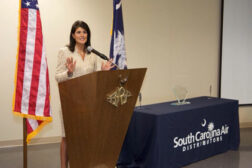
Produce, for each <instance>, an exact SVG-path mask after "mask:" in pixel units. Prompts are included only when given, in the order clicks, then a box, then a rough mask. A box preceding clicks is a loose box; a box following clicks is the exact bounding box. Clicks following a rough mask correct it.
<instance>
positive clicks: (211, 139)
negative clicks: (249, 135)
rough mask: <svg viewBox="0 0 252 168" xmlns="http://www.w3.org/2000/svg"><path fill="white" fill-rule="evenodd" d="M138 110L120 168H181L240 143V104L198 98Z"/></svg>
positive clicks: (233, 101) (119, 163)
mask: <svg viewBox="0 0 252 168" xmlns="http://www.w3.org/2000/svg"><path fill="white" fill-rule="evenodd" d="M188 101H189V102H191V104H188V105H181V106H174V105H171V103H172V102H165V103H158V104H152V105H146V106H142V107H141V108H139V107H136V108H135V110H134V113H133V116H132V120H131V123H130V125H129V128H128V132H127V135H126V137H125V140H124V144H123V147H122V150H121V153H120V156H119V159H118V164H117V167H118V168H179V167H182V166H184V165H187V164H190V163H192V162H196V161H198V160H202V159H205V158H207V157H210V156H213V155H216V154H218V153H222V152H226V151H228V150H230V149H231V150H237V149H238V147H239V144H240V130H239V117H238V101H237V100H229V99H220V98H213V97H197V98H192V99H189V100H188Z"/></svg>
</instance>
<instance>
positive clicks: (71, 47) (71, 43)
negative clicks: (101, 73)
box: [67, 20, 91, 54]
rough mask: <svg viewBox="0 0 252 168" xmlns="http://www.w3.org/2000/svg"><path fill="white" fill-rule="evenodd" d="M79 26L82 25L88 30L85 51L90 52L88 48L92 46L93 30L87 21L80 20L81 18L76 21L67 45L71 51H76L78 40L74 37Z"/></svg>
mask: <svg viewBox="0 0 252 168" xmlns="http://www.w3.org/2000/svg"><path fill="white" fill-rule="evenodd" d="M79 27H81V28H83V29H84V30H86V31H87V42H86V43H85V46H84V51H85V52H87V53H88V54H90V52H88V51H87V50H86V49H87V47H88V46H91V41H90V38H91V32H90V29H89V27H88V25H87V23H85V22H83V21H80V20H77V21H76V22H74V24H73V26H72V29H71V32H70V41H69V45H67V47H68V49H69V50H70V51H72V52H74V49H75V44H76V41H75V39H74V38H73V34H74V33H75V31H76V29H78V28H79Z"/></svg>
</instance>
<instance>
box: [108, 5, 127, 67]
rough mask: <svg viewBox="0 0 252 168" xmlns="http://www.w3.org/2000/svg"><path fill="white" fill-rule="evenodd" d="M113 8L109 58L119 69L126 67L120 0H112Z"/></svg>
mask: <svg viewBox="0 0 252 168" xmlns="http://www.w3.org/2000/svg"><path fill="white" fill-rule="evenodd" d="M113 8H114V13H113V28H112V36H111V44H110V58H112V59H113V63H115V64H117V65H118V67H119V68H120V69H127V59H126V52H125V42H124V28H123V16H122V2H121V0H113Z"/></svg>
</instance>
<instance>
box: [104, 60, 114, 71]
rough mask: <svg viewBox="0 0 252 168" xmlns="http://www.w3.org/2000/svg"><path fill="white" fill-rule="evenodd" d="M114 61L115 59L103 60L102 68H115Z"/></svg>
mask: <svg viewBox="0 0 252 168" xmlns="http://www.w3.org/2000/svg"><path fill="white" fill-rule="evenodd" d="M112 61H113V60H112V59H110V60H109V61H106V63H104V62H102V65H101V70H103V71H104V70H105V71H107V70H110V69H112V68H114V67H115V65H113V63H112Z"/></svg>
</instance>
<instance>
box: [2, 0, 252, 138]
mask: <svg viewBox="0 0 252 168" xmlns="http://www.w3.org/2000/svg"><path fill="white" fill-rule="evenodd" d="M39 4H40V12H41V18H42V25H43V35H44V39H45V45H46V52H47V59H48V64H49V75H50V85H51V106H52V111H53V122H52V123H51V124H49V125H47V126H46V127H45V128H44V129H43V130H42V131H41V132H40V134H39V135H38V136H37V138H39V137H52V136H60V135H61V129H60V121H59V113H58V112H59V96H58V88H57V84H56V82H55V79H54V73H55V66H56V62H57V53H58V50H59V48H60V47H63V46H64V45H65V44H67V43H68V38H69V32H70V28H71V25H72V23H73V22H74V21H75V20H77V19H81V20H84V21H86V22H87V23H88V24H89V26H90V27H91V31H92V45H93V47H94V48H96V49H98V50H100V51H101V52H103V53H105V54H106V55H108V53H109V48H110V46H109V45H110V29H111V23H112V0H110V1H108V0H107V1H104V0H54V1H50V0H40V1H39ZM0 11H1V15H0V23H1V31H0V35H1V36H0V37H1V41H0V53H1V56H0V62H1V66H0V72H1V74H2V82H1V87H0V93H1V97H0V107H1V111H0V112H1V117H0V141H6V140H18V139H22V120H21V118H18V117H15V116H13V115H12V113H11V107H12V94H13V88H14V83H13V81H14V70H15V63H16V48H17V24H18V1H17V0H16V1H8V0H1V1H0ZM123 14H124V15H123V17H124V25H125V27H124V28H125V36H126V37H125V38H126V52H127V58H128V67H129V68H136V67H147V68H148V71H147V74H146V78H145V80H144V84H143V87H142V94H143V104H149V103H155V102H160V101H168V100H173V99H175V98H174V96H173V94H172V88H173V87H174V86H175V85H183V86H185V87H187V88H188V89H189V91H190V92H189V97H195V96H202V95H209V86H210V85H212V87H213V89H212V90H213V91H212V96H217V89H218V65H219V36H220V34H219V30H220V1H219V0H155V1H153V0H137V1H133V0H123ZM246 115H247V116H248V117H246V118H247V119H248V118H249V117H250V121H252V114H248V113H246Z"/></svg>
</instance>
